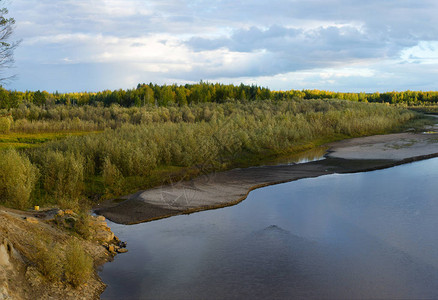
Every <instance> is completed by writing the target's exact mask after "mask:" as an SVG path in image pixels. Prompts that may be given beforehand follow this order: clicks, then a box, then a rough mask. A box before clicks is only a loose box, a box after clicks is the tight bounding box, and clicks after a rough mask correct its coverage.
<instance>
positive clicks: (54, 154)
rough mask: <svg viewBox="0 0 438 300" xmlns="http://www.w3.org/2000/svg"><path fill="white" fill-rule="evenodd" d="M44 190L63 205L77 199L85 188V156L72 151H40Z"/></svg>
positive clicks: (39, 158)
mask: <svg viewBox="0 0 438 300" xmlns="http://www.w3.org/2000/svg"><path fill="white" fill-rule="evenodd" d="M38 163H39V165H40V169H41V175H42V178H41V179H42V184H43V188H44V191H45V192H46V193H47V194H48V195H49V196H52V197H53V198H54V199H56V201H57V202H58V203H59V204H62V206H69V205H68V203H74V201H77V200H78V199H79V198H80V197H81V195H82V192H83V189H84V158H83V157H82V156H81V155H80V154H75V153H72V152H67V153H63V152H59V151H48V152H45V153H39V157H38Z"/></svg>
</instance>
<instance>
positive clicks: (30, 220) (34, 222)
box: [25, 217, 38, 224]
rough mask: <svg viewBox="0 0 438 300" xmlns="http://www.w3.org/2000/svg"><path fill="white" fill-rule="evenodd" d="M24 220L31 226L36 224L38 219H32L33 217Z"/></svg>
mask: <svg viewBox="0 0 438 300" xmlns="http://www.w3.org/2000/svg"><path fill="white" fill-rule="evenodd" d="M25 220H26V221H27V222H29V223H32V224H38V219H36V218H33V217H25Z"/></svg>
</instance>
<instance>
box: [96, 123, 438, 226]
mask: <svg viewBox="0 0 438 300" xmlns="http://www.w3.org/2000/svg"><path fill="white" fill-rule="evenodd" d="M432 129H433V130H436V129H437V125H435V126H434V127H433V128H432ZM326 146H328V147H329V150H328V151H327V153H326V154H325V155H324V157H325V159H323V160H316V161H312V162H307V163H302V164H293V165H275V166H260V167H250V168H244V169H232V170H228V171H223V172H218V173H210V174H206V175H202V176H199V177H196V178H194V179H191V180H188V181H180V182H177V183H175V184H172V185H166V186H160V187H156V188H152V189H149V190H144V191H139V192H137V193H134V194H131V195H128V196H125V197H123V198H121V199H124V201H122V202H118V203H117V202H115V201H113V202H112V203H111V202H109V203H106V204H105V205H104V206H103V207H99V208H95V210H94V211H95V212H96V213H97V214H100V215H103V216H105V217H106V218H107V219H109V220H111V221H113V222H115V223H120V224H126V225H132V224H138V223H143V222H149V221H153V220H157V219H162V218H167V217H170V216H175V215H181V214H190V213H194V212H199V211H203V210H209V209H218V208H222V207H226V206H232V205H235V204H238V203H240V202H241V201H243V200H245V199H246V197H247V195H248V194H249V193H250V192H251V191H252V190H255V189H257V188H261V187H265V186H268V185H274V184H280V183H285V182H291V181H295V180H299V179H304V178H312V177H318V176H322V175H329V174H334V173H339V174H347V173H357V172H367V171H373V170H378V169H385V168H390V167H393V166H397V165H401V164H405V163H410V162H414V161H418V160H423V159H428V158H433V157H438V133H436V132H435V131H434V132H432V133H428V134H414V133H396V134H388V135H377V136H369V137H360V138H353V139H348V140H342V141H338V142H334V143H329V144H327V145H326Z"/></svg>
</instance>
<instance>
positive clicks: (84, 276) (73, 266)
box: [64, 240, 93, 287]
mask: <svg viewBox="0 0 438 300" xmlns="http://www.w3.org/2000/svg"><path fill="white" fill-rule="evenodd" d="M64 271H65V273H64V274H65V279H66V281H67V282H68V283H70V284H71V285H73V286H74V287H77V286H79V285H81V284H83V283H85V282H87V280H88V279H89V278H90V276H91V274H92V273H93V259H92V258H91V257H90V255H88V254H87V253H86V252H85V251H84V250H83V249H82V247H81V246H80V244H79V243H78V242H77V241H75V240H72V241H71V242H70V243H69V244H68V245H67V249H66V251H65V264H64Z"/></svg>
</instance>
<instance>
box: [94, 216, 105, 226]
mask: <svg viewBox="0 0 438 300" xmlns="http://www.w3.org/2000/svg"><path fill="white" fill-rule="evenodd" d="M96 220H97V221H105V220H106V219H105V217H104V216H97V217H96ZM105 224H106V223H105Z"/></svg>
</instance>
